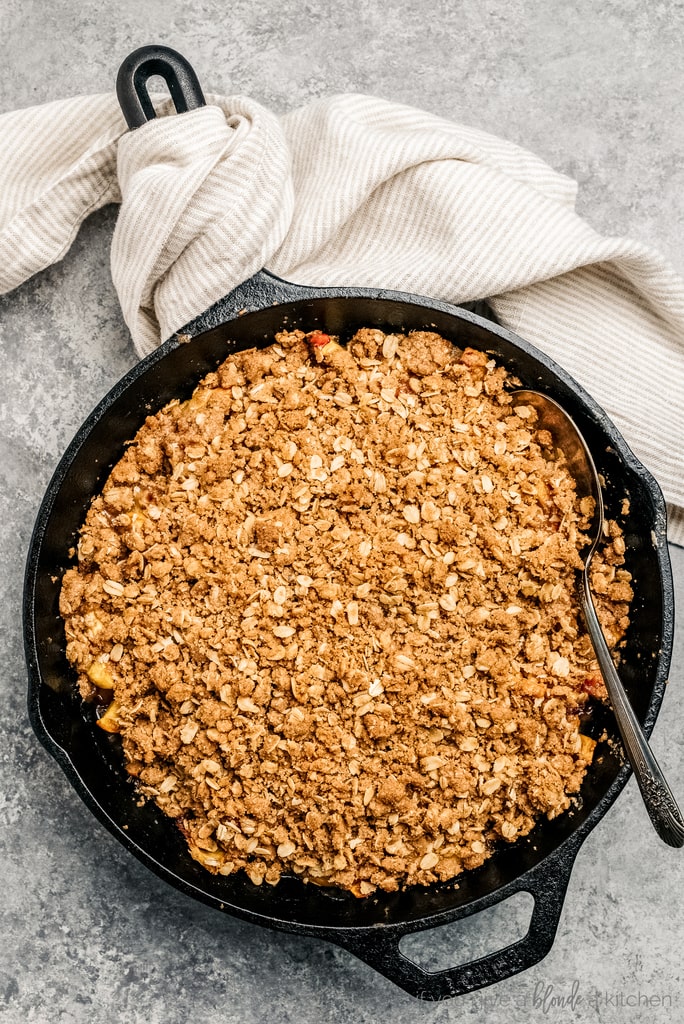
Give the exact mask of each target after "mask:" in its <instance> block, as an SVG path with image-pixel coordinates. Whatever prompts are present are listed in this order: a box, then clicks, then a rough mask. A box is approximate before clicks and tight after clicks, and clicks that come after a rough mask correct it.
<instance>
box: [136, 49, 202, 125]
mask: <svg viewBox="0 0 684 1024" xmlns="http://www.w3.org/2000/svg"><path fill="white" fill-rule="evenodd" d="M153 75H161V77H162V78H163V79H164V81H165V82H166V84H167V86H168V87H169V92H170V93H171V99H172V100H173V102H174V105H175V107H176V111H177V113H179V114H184V113H186V112H187V111H188V110H197V108H198V107H204V106H206V102H205V99H204V94H203V92H202V87H201V85H200V84H199V79H198V77H197V75H196V74H195V72H194V70H193V68H192V67H191V65H190V64H189V63H188V62H187V60H186V59H185V57H183V56H182V55H181V54H180V53H178V52H177V51H176V50H172V49H171V48H170V47H168V46H141V47H140V48H139V49H138V50H134V52H133V53H131V54H129V55H128V57H126V59H125V61H124V62H123V64H122V65H121V67H120V68H119V73H118V75H117V77H116V95H117V98H118V100H119V104H120V105H121V109H122V111H123V115H124V117H125V118H126V124H127V125H128V127H129V128H140V126H141V125H143V124H146V123H147V121H152V120H153V119H154V118H155V117H156V116H157V115H156V113H155V110H154V107H153V106H152V101H151V99H150V94H149V92H148V91H147V82H148V79H150V78H151V77H152V76H153Z"/></svg>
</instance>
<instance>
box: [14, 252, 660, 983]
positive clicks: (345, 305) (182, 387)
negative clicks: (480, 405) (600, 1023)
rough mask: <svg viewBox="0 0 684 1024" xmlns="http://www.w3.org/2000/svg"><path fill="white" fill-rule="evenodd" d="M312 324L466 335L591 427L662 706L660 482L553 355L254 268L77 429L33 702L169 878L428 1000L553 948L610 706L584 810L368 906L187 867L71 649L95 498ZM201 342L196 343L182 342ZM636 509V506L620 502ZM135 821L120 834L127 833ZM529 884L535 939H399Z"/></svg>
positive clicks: (495, 329) (294, 884)
mask: <svg viewBox="0 0 684 1024" xmlns="http://www.w3.org/2000/svg"><path fill="white" fill-rule="evenodd" d="M295 326H301V327H302V328H303V329H306V330H312V329H315V328H318V329H321V330H324V331H327V332H328V333H335V334H340V335H341V337H342V339H343V340H347V339H348V338H349V337H351V335H352V334H353V333H354V331H355V330H356V329H358V328H359V327H361V326H376V327H379V328H380V329H383V330H398V329H402V330H412V329H432V330H437V331H439V332H440V333H441V334H443V335H444V336H445V337H447V338H449V339H451V340H452V341H453V342H454V343H455V344H457V345H460V346H463V345H465V344H469V345H472V346H473V347H476V348H480V349H483V350H485V351H487V352H490V353H491V354H492V355H493V356H495V357H496V358H497V359H499V360H500V361H501V362H502V363H504V364H505V365H506V366H507V367H509V368H510V369H512V370H514V371H515V372H516V374H517V375H518V376H519V378H520V379H521V381H522V383H523V384H524V385H525V386H527V387H530V388H536V389H538V390H541V391H547V392H548V393H550V394H553V395H554V397H555V398H556V399H557V400H558V401H560V402H561V403H562V404H563V406H564V407H565V408H566V409H567V410H568V412H569V413H570V414H571V415H572V416H573V418H574V419H575V421H576V423H577V424H578V426H579V428H580V429H581V430H582V432H583V434H584V436H585V438H586V439H587V443H588V445H589V447H590V449H591V451H592V453H593V455H594V459H595V461H596V463H597V466H598V468H599V471H600V472H601V473H602V475H603V477H604V479H605V497H606V506H607V510H608V514H609V515H610V516H611V517H613V518H617V519H618V520H619V521H620V522H621V523H622V525H623V529H624V531H625V537H626V542H627V555H626V557H627V567H628V568H629V569H630V571H631V572H632V574H633V576H634V581H635V584H634V586H635V591H636V598H635V602H634V607H633V611H632V625H631V627H630V630H629V632H628V635H627V638H626V647H625V652H624V656H623V665H622V671H623V676H624V681H625V685H626V688H627V691H628V693H629V696H630V699H631V701H632V703H633V705H634V708H635V711H636V713H637V715H638V717H639V720H640V721H641V722H642V724H643V727H644V729H645V731H646V733H647V734H650V732H651V730H652V728H653V724H654V722H655V718H656V715H657V712H658V709H659V707H660V704H661V701H662V697H663V691H664V686H665V682H666V678H667V673H668V668H669V662H670V656H671V651H672V640H673V612H674V609H673V598H672V578H671V571H670V565H669V558H668V553H667V543H666V534H665V507H664V502H663V499H662V495H661V493H660V490H659V488H658V486H657V484H656V483H655V481H654V480H653V478H652V477H651V476H650V474H649V473H647V471H646V470H645V469H644V468H643V467H642V466H641V464H640V463H639V462H638V461H637V459H636V458H635V457H634V455H633V454H632V452H631V451H630V449H629V448H628V447H627V445H626V444H625V442H624V440H623V439H622V438H621V436H620V435H619V433H618V432H617V430H616V429H615V427H614V426H613V424H612V423H611V422H610V420H609V419H608V418H607V417H606V415H605V413H603V412H602V410H601V409H600V408H599V407H598V406H597V405H596V403H595V402H594V401H593V400H592V399H591V398H590V397H589V396H588V395H587V394H586V393H585V392H584V391H583V390H582V389H581V388H580V387H579V386H578V385H577V384H576V383H575V382H574V381H573V380H572V378H570V377H569V375H568V374H566V373H565V372H564V371H563V370H562V369H560V368H559V367H558V366H556V364H554V363H553V361H552V360H550V359H549V358H548V357H546V356H545V355H543V354H541V353H539V352H538V351H536V350H535V349H534V348H533V347H532V346H531V345H529V344H527V343H526V342H524V341H522V340H521V339H519V338H517V337H516V336H515V335H514V334H512V333H511V332H510V331H508V330H506V329H505V328H503V327H500V326H498V325H496V324H493V323H491V322H488V321H486V320H484V319H483V318H481V317H479V316H477V315H476V314H474V313H472V312H469V311H467V310H463V309H460V308H458V307H454V306H450V305H448V304H446V303H442V302H439V301H436V300H432V299H427V298H423V297H420V296H411V295H403V294H399V293H393V292H389V291H373V290H367V289H354V288H336V289H310V288H304V287H300V286H295V285H291V284H288V283H287V282H284V281H281V280H279V279H277V278H274V277H272V276H271V275H269V274H266V273H263V272H262V273H260V274H257V275H256V276H255V277H254V278H252V279H251V280H249V281H247V282H245V283H244V284H243V285H242V286H240V287H239V288H238V289H236V290H235V291H234V292H233V293H232V294H231V295H229V296H227V297H226V298H225V299H223V300H222V301H221V302H219V303H217V304H216V305H215V306H213V307H212V308H211V309H210V310H208V311H207V312H206V313H205V314H203V315H202V316H201V317H199V318H198V319H197V320H195V321H193V322H192V323H191V324H189V325H188V326H187V327H186V328H185V329H184V330H183V331H182V332H179V335H176V336H174V337H173V338H171V339H169V340H168V341H167V342H165V343H164V345H162V346H161V347H160V348H159V349H158V350H157V351H155V352H154V353H152V354H151V355H150V356H148V357H147V358H146V359H145V360H143V361H142V362H141V363H139V364H138V365H137V366H135V367H133V369H132V370H131V371H130V372H129V373H128V374H127V375H126V376H125V377H124V378H123V379H122V380H121V381H120V382H119V383H118V384H117V385H116V386H115V387H114V388H113V389H112V390H111V391H110V393H109V394H108V395H107V396H106V397H105V398H104V399H103V400H102V402H101V403H100V404H99V405H98V407H97V408H96V409H95V410H94V412H93V413H92V414H91V416H90V417H89V418H88V420H87V421H86V422H85V423H84V425H83V426H82V427H81V429H80V430H79V431H78V433H77V435H76V437H75V438H74V440H73V441H72V443H71V445H70V446H69V448H68V450H67V452H66V454H65V455H64V457H63V459H62V461H61V462H60V464H59V466H58V468H57V470H56V472H55V474H54V477H53V479H52V481H51V483H50V485H49V487H48V490H47V493H46V495H45V498H44V500H43V503H42V506H41V509H40V512H39V515H38V520H37V523H36V527H35V530H34V535H33V538H32V542H31V547H30V552H29V560H28V566H27V574H26V585H25V594H24V622H25V645H26V658H27V664H28V670H29V711H30V716H31V721H32V724H33V727H34V729H35V731H36V733H37V735H38V736H39V738H40V740H41V741H42V742H43V744H44V745H45V746H46V748H47V749H48V750H49V751H50V753H51V754H52V755H53V756H54V757H55V758H56V759H57V761H58V762H59V764H60V765H61V767H62V768H63V770H64V772H65V773H66V775H67V777H68V779H69V780H70V782H71V783H72V784H73V786H74V788H75V789H76V790H77V792H78V793H79V795H80V796H81V797H82V798H83V800H84V801H85V802H86V803H87V804H88V806H89V807H90V808H91V810H92V811H93V812H94V813H95V814H96V815H97V817H98V818H99V819H100V821H102V822H103V824H104V825H105V826H106V827H107V828H108V829H109V831H110V832H111V833H112V834H113V835H114V836H115V837H116V838H117V839H118V840H119V841H120V842H121V843H122V844H123V845H124V846H126V847H127V848H128V849H130V850H131V851H132V852H133V853H134V854H135V855H136V856H137V857H138V858H139V859H140V860H141V861H142V862H143V863H145V864H146V865H147V866H148V867H150V868H151V869H152V870H154V871H155V872H157V874H159V875H160V876H161V877H162V878H164V879H166V881H168V882H170V883H171V884H172V885H175V886H176V887H177V888H179V889H180V890H182V891H183V892H186V893H188V894H189V895H192V896H194V897H195V898H197V899H200V900H202V901H203V902H205V903H207V904H209V905H211V906H213V907H215V908H217V909H218V910H221V911H225V912H228V913H231V914H234V915H236V916H239V917H243V918H246V919H248V920H251V921H254V922H257V923H259V924H262V925H266V926H268V927H271V928H276V929H282V930H285V931H294V932H300V933H305V934H309V935H318V936H320V937H321V938H325V939H327V940H329V941H332V942H335V943H337V944H338V945H340V946H343V947H345V948H346V949H348V950H350V951H351V952H353V953H355V954H356V955H357V956H359V957H361V958H362V959H363V960H365V961H366V962H367V963H369V964H371V965H372V966H373V967H374V968H376V969H377V970H378V971H380V972H381V973H382V974H384V975H385V976H387V977H388V978H390V979H391V980H392V981H394V982H395V983H396V984H398V985H400V986H401V987H402V988H404V989H405V990H406V991H408V992H411V993H412V994H413V995H415V996H418V997H420V998H424V999H445V998H449V997H450V996H453V995H457V994H460V993H463V992H467V991H470V990H472V989H475V988H479V987H481V986H483V985H488V984H492V983H493V982H496V981H500V980H502V979H503V978H505V977H508V976H510V975H511V974H514V973H516V972H518V971H520V970H523V969H524V968H526V967H529V966H531V965H532V964H534V963H536V962H537V961H538V960H540V959H541V958H542V957H543V956H544V955H545V954H546V953H547V952H548V950H549V949H550V947H551V945H552V942H553V938H554V935H555V932H556V927H557V924H558V919H559V916H560V912H561V909H562V905H563V898H564V895H565V891H566V888H567V883H568V879H569V876H570V872H571V869H572V865H573V862H574V858H575V856H576V854H577V851H578V849H579V847H580V845H581V843H582V842H583V840H584V839H585V838H586V836H587V835H588V833H589V831H590V830H591V829H592V828H593V827H594V826H595V825H596V823H597V822H598V821H599V820H600V818H601V817H602V816H603V814H605V812H606V811H607V809H608V808H609V807H610V805H611V804H612V802H613V801H614V800H615V798H616V797H617V795H618V793H619V792H620V790H621V789H622V788H623V786H624V785H625V782H626V781H627V778H628V776H629V769H628V767H627V766H626V765H625V764H624V763H622V760H621V758H620V756H619V747H618V746H616V741H617V732H616V729H615V724H614V720H613V718H612V713H611V712H610V711H609V710H608V709H606V708H604V707H602V706H598V707H597V708H596V709H595V712H594V716H593V719H592V723H591V728H592V730H593V733H594V735H595V736H598V735H600V734H601V732H602V731H603V730H604V729H605V730H606V732H607V734H608V736H609V741H608V742H601V741H600V742H599V743H598V745H597V748H596V756H595V759H594V763H593V765H592V766H591V769H590V771H589V772H588V775H587V778H586V780H585V783H584V785H583V788H582V792H581V803H580V806H578V807H577V808H576V809H574V810H573V811H572V812H568V813H566V814H563V815H561V816H560V817H559V818H557V819H555V820H554V821H543V822H541V823H539V824H538V826H537V827H536V828H535V829H534V830H533V832H532V833H531V834H530V835H529V836H527V837H525V838H523V839H521V840H519V841H517V842H516V843H514V844H510V845H508V844H507V845H505V846H503V847H502V848H501V849H500V850H499V851H498V852H497V853H496V854H495V855H494V856H493V857H492V858H491V859H490V860H489V861H487V862H486V863H485V864H484V865H483V866H482V867H481V868H478V869H477V870H475V871H472V872H467V873H465V874H464V875H462V876H461V877H459V878H458V879H456V884H454V883H446V884H436V885H432V886H429V887H418V886H416V887H413V888H411V889H408V890H406V891H405V892H400V893H390V894H386V893H381V894H378V895H374V896H372V897H370V898H367V899H363V900H359V899H356V898H354V897H353V896H350V895H349V894H346V893H343V892H341V891H339V890H334V889H324V888H320V887H316V886H312V885H304V884H303V883H301V882H300V881H299V880H298V879H296V878H284V879H283V880H282V881H281V882H280V883H279V884H278V885H277V886H276V887H270V886H261V887H257V886H253V885H252V884H251V883H250V882H249V881H248V879H247V878H246V877H244V876H243V875H242V873H240V874H239V875H235V876H231V877H227V878H224V877H221V876H214V875H210V874H209V873H208V872H206V871H205V870H204V869H203V868H202V867H200V865H198V864H197V863H196V862H195V861H193V860H192V858H191V857H190V855H189V854H188V852H187V850H186V848H185V843H184V841H183V839H182V837H181V835H180V833H179V832H178V830H177V829H176V827H175V826H174V825H173V823H172V822H171V821H170V820H169V819H167V818H166V817H165V816H164V815H162V814H161V813H160V812H159V811H158V810H157V809H156V808H155V806H154V805H153V804H146V805H145V806H143V807H138V806H137V805H136V793H135V790H134V788H133V785H132V783H131V781H130V779H129V778H128V776H127V775H126V772H125V770H124V769H123V766H122V759H121V754H120V748H119V741H118V739H117V738H116V737H110V736H108V735H106V734H104V733H103V732H102V731H101V730H99V729H97V728H95V727H94V722H93V717H92V713H91V710H90V709H89V708H87V707H85V706H84V705H83V703H82V701H81V700H80V697H79V696H78V694H77V691H76V688H75V679H74V675H73V672H72V670H71V669H70V667H69V665H68V663H67V661H66V657H65V639H64V629H63V625H62V622H61V619H60V616H59V613H58V599H59V588H60V580H61V576H62V575H63V573H64V571H65V569H66V568H67V567H68V566H69V565H71V564H73V556H72V554H70V551H71V550H72V548H73V546H74V545H75V543H76V537H77V531H78V528H79V527H80V525H81V523H82V522H83V520H84V518H85V515H86V512H87V509H88V506H89V504H90V501H91V499H92V497H93V495H94V494H96V493H97V492H98V491H99V489H100V488H101V487H102V485H103V483H104V481H105V479H106V477H107V474H108V472H109V470H110V468H111V467H112V465H113V464H114V463H115V462H116V461H117V460H118V459H119V458H120V456H121V455H122V453H123V451H124V448H125V444H126V442H127V441H128V440H130V439H131V438H132V437H133V436H134V434H135V433H136V431H137V429H138V428H139V426H140V425H141V424H142V422H143V421H144V419H145V417H146V416H147V415H149V413H150V412H154V411H156V410H157V409H159V408H161V406H163V405H164V404H165V403H166V402H168V401H169V400H170V399H171V398H177V397H180V398H183V397H188V396H189V395H190V394H191V393H192V390H193V389H194V387H195V385H196V384H197V382H198V381H199V380H200V379H201V378H202V377H203V376H204V375H205V374H206V373H207V372H209V371H210V370H213V369H214V368H215V367H216V366H217V364H218V363H219V362H220V361H221V360H223V359H224V358H225V357H226V356H227V355H229V354H230V353H231V352H235V351H239V350H240V349H243V348H247V347H251V346H252V345H255V344H256V345H266V344H269V343H270V342H271V341H272V339H273V335H274V333H275V332H276V331H278V330H280V329H282V328H283V327H295ZM189 337H192V340H188V339H189ZM624 498H627V499H628V500H629V502H630V512H629V515H628V516H624V515H623V514H622V511H621V510H622V502H623V499H624ZM124 826H126V828H124ZM518 891H527V892H530V893H531V894H532V896H533V898H534V910H533V914H532V920H531V923H530V928H529V931H528V933H527V935H526V936H525V937H524V938H523V939H522V940H520V941H519V942H516V943H514V944H512V945H510V946H508V947H506V948H505V949H503V950H500V951H498V952H496V953H493V954H491V955H489V956H485V957H482V958H480V959H478V960H476V961H474V962H471V963H469V964H465V965H462V966H459V967H454V968H452V969H450V970H445V971H440V972H437V973H429V972H426V971H424V970H422V969H421V968H419V967H418V966H417V965H416V964H414V963H413V962H412V961H411V960H409V959H408V958H407V957H406V956H404V955H403V953H402V951H401V949H400V940H401V938H402V936H404V935H406V934H408V933H410V932H414V931H419V930H423V929H425V928H430V927H433V926H437V925H442V924H446V923H448V922H451V921H454V920H457V919H459V918H462V917H465V916H468V915H470V914H473V913H475V912H477V911H479V910H482V909H484V908H485V907H487V906H490V905H491V904H493V903H496V902H498V901H500V900H502V899H505V898H506V897H508V896H510V895H512V894H513V893H515V892H518Z"/></svg>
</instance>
